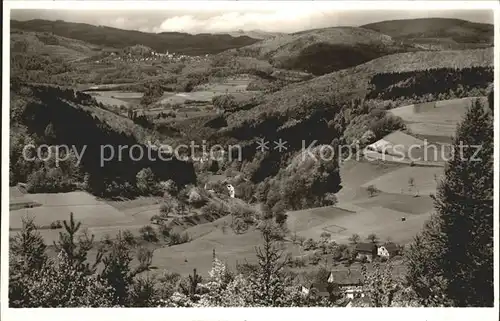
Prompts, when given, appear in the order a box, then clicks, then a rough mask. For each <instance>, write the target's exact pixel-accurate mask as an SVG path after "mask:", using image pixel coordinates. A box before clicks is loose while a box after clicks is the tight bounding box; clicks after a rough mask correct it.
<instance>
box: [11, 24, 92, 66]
mask: <svg viewBox="0 0 500 321" xmlns="http://www.w3.org/2000/svg"><path fill="white" fill-rule="evenodd" d="M10 43H11V53H12V54H13V55H16V54H36V55H43V56H50V57H53V58H59V59H61V60H63V61H76V60H81V59H84V58H88V57H91V56H93V55H96V54H97V53H99V52H100V51H101V50H102V48H101V47H100V46H98V45H92V44H89V43H86V42H84V41H80V40H75V39H70V38H65V37H60V36H56V35H53V34H50V33H47V32H45V33H35V32H26V31H20V30H16V29H14V30H11V38H10Z"/></svg>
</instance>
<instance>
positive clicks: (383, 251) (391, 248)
mask: <svg viewBox="0 0 500 321" xmlns="http://www.w3.org/2000/svg"><path fill="white" fill-rule="evenodd" d="M398 252H399V248H398V246H397V245H396V244H394V243H391V242H388V243H385V244H384V245H381V246H379V247H378V249H377V255H378V256H381V257H386V258H390V257H393V256H395V255H397V254H398Z"/></svg>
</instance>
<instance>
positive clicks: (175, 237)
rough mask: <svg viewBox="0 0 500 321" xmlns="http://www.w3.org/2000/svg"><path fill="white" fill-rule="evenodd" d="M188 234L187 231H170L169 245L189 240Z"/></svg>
mask: <svg viewBox="0 0 500 321" xmlns="http://www.w3.org/2000/svg"><path fill="white" fill-rule="evenodd" d="M189 240H190V239H189V234H187V233H182V234H181V233H178V232H172V233H170V245H178V244H183V243H187V242H189Z"/></svg>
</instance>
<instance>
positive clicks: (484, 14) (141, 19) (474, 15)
mask: <svg viewBox="0 0 500 321" xmlns="http://www.w3.org/2000/svg"><path fill="white" fill-rule="evenodd" d="M186 3H189V2H186ZM219 8H220V7H219ZM219 8H216V7H213V8H210V7H204V8H203V9H200V8H198V7H197V8H193V9H182V8H174V9H171V10H165V9H162V10H158V9H156V10H60V9H49V10H47V9H44V10H32V9H29V10H26V9H22V10H21V9H16V10H12V11H11V19H16V20H30V19H46V20H64V21H69V22H82V23H89V24H92V25H104V26H110V27H115V28H120V29H130V30H139V31H144V32H165V31H178V32H187V33H193V34H194V33H220V32H230V31H237V30H243V31H251V30H261V31H268V32H297V31H301V30H307V29H314V28H324V27H333V26H360V25H363V24H367V23H372V22H378V21H383V20H395V19H411V18H427V17H442V18H459V19H465V20H469V21H474V22H484V23H493V12H492V11H488V10H453V11H451V10H447V11H443V10H441V11H436V10H433V11H411V10H406V11H395V10H393V11H390V10H378V11H373V10H372V11H360V10H356V11H353V10H351V11H339V10H338V9H329V8H325V7H322V8H318V7H314V6H286V7H285V6H281V7H274V8H259V6H253V8H252V7H250V8H247V9H246V10H242V9H239V8H236V7H234V8H231V7H227V8H226V9H219Z"/></svg>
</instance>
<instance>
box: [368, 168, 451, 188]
mask: <svg viewBox="0 0 500 321" xmlns="http://www.w3.org/2000/svg"><path fill="white" fill-rule="evenodd" d="M443 174H444V169H443V168H442V167H419V166H412V167H403V168H400V169H398V170H395V171H393V172H391V173H388V174H385V175H381V176H379V177H377V178H375V179H373V180H371V181H369V182H367V183H365V184H363V185H362V187H364V188H366V187H368V186H370V185H373V186H375V187H376V188H377V189H379V190H381V191H383V192H386V193H393V194H405V195H415V193H416V191H418V193H419V194H420V195H429V194H433V193H435V192H436V187H437V182H438V180H439V179H440V177H441V176H442V175H443ZM410 178H413V185H414V186H413V187H412V188H410V187H411V186H409V180H410Z"/></svg>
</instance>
